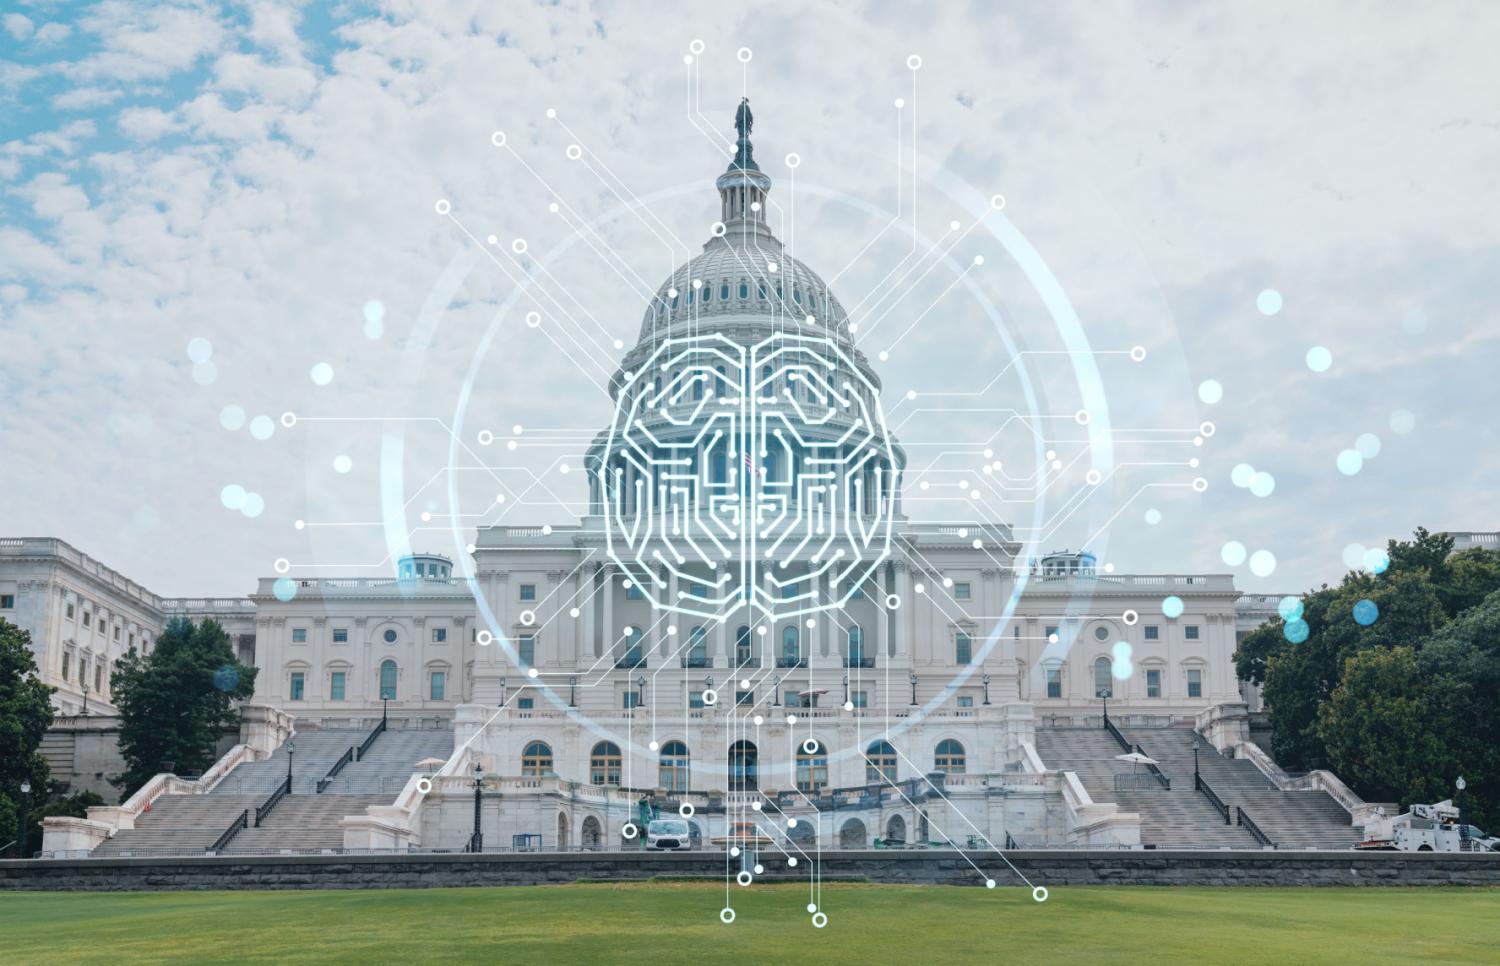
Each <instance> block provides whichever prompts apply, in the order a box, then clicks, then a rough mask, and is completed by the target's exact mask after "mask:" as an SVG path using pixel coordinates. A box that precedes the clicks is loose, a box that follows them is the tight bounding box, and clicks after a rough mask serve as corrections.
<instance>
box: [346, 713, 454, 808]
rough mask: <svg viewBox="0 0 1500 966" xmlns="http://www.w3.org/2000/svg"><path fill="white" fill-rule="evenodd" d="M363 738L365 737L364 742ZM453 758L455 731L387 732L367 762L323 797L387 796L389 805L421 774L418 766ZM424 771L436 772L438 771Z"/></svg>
mask: <svg viewBox="0 0 1500 966" xmlns="http://www.w3.org/2000/svg"><path fill="white" fill-rule="evenodd" d="M363 737H364V736H363V735H361V736H360V740H363ZM356 744H357V742H356ZM451 754H453V729H452V728H451V727H450V728H444V729H441V730H439V729H431V728H427V729H417V728H407V729H401V730H391V731H386V732H384V733H383V734H381V736H380V737H379V738H377V739H375V743H374V744H373V745H371V746H370V749H369V751H367V752H365V756H364V758H362V759H360V760H359V761H356V762H351V763H349V764H348V765H345V766H344V768H343V770H342V771H340V772H339V773H338V775H337V776H335V777H334V779H333V781H332V782H330V783H329V785H328V787H327V788H325V789H324V790H323V794H324V795H325V796H327V795H335V794H337V795H383V796H385V798H386V804H389V803H390V802H391V801H394V800H395V798H396V795H397V794H398V793H399V792H400V791H401V789H402V788H403V787H405V785H406V782H407V780H408V779H409V778H411V776H412V773H413V772H416V771H417V770H418V769H417V762H419V761H422V760H423V759H425V758H441V759H443V760H444V761H446V760H447V759H448V756H449V755H451ZM324 770H325V771H326V770H327V769H324ZM424 771H436V767H433V768H430V769H424ZM359 811H363V809H362V808H361V809H359Z"/></svg>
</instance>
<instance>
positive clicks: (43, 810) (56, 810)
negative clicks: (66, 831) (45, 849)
mask: <svg viewBox="0 0 1500 966" xmlns="http://www.w3.org/2000/svg"><path fill="white" fill-rule="evenodd" d="M104 804H107V803H106V802H105V801H104V799H103V797H102V796H100V795H99V793H97V792H77V793H76V794H73V795H66V796H62V797H58V798H54V799H52V800H51V801H50V802H47V803H46V804H44V805H42V806H41V807H39V808H33V809H32V810H31V811H30V813H29V814H28V815H27V818H26V825H27V826H28V828H27V832H26V851H25V853H24V854H25V855H34V854H36V853H37V852H40V851H41V850H42V819H44V818H51V817H53V816H62V815H67V816H71V817H72V818H87V817H88V809H89V807H90V806H92V805H104Z"/></svg>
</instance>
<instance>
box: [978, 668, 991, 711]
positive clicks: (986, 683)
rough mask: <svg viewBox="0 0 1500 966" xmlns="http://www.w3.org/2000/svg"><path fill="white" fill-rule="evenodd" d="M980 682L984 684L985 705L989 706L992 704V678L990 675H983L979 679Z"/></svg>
mask: <svg viewBox="0 0 1500 966" xmlns="http://www.w3.org/2000/svg"><path fill="white" fill-rule="evenodd" d="M979 680H980V681H981V682H983V683H984V703H985V704H989V703H990V676H989V675H988V674H984V675H981V676H980V678H979Z"/></svg>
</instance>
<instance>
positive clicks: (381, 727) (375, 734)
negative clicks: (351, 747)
mask: <svg viewBox="0 0 1500 966" xmlns="http://www.w3.org/2000/svg"><path fill="white" fill-rule="evenodd" d="M385 720H386V719H385V715H383V714H382V715H381V716H380V723H379V724H377V725H376V726H375V727H373V728H371V729H370V733H369V734H367V735H365V740H364V741H361V742H360V743H359V750H358V751H356V752H355V753H354V760H355V761H362V760H364V757H365V752H367V751H369V750H370V746H371V745H373V744H374V743H375V739H376V738H379V737H380V735H381V734H382V733H383V732H384V731H385Z"/></svg>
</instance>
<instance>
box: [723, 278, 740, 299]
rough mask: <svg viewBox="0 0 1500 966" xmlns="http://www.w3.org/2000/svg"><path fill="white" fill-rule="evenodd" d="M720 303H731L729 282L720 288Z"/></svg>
mask: <svg viewBox="0 0 1500 966" xmlns="http://www.w3.org/2000/svg"><path fill="white" fill-rule="evenodd" d="M743 297H744V296H741V298H743ZM719 301H721V302H728V301H729V283H728V282H725V283H724V284H723V285H720V286H719Z"/></svg>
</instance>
